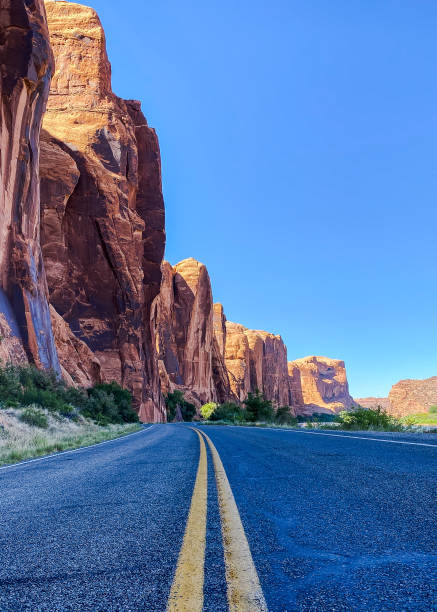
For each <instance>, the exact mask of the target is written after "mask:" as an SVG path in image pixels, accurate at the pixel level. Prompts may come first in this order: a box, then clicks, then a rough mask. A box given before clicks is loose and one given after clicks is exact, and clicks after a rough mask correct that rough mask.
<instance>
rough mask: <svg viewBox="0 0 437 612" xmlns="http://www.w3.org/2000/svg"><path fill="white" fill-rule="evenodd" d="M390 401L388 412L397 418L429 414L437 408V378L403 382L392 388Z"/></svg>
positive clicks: (389, 395) (389, 396)
mask: <svg viewBox="0 0 437 612" xmlns="http://www.w3.org/2000/svg"><path fill="white" fill-rule="evenodd" d="M388 400H389V406H388V412H390V413H391V414H393V415H395V416H397V417H401V416H407V415H409V414H417V413H421V412H428V411H429V409H430V407H431V406H437V376H432V377H431V378H426V379H425V380H412V379H407V380H401V381H399V382H398V383H396V384H395V385H393V387H392V388H391V390H390V393H389V394H388Z"/></svg>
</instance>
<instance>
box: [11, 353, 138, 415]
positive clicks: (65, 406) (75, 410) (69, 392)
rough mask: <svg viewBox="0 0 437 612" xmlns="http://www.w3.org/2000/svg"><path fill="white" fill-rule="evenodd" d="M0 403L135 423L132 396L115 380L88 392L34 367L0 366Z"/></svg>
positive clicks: (54, 412) (50, 372) (53, 373)
mask: <svg viewBox="0 0 437 612" xmlns="http://www.w3.org/2000/svg"><path fill="white" fill-rule="evenodd" d="M0 403H1V405H2V406H3V407H18V406H20V405H21V406H34V405H37V406H41V407H42V408H46V409H47V410H49V411H50V412H52V413H53V414H54V416H56V414H58V415H61V416H64V417H68V418H72V419H77V418H78V416H79V414H83V415H84V416H86V417H87V418H91V419H94V420H96V422H98V423H100V424H105V425H106V424H109V423H114V424H122V423H135V422H138V416H137V414H136V412H135V410H134V409H133V407H132V396H131V394H130V392H129V391H127V390H126V389H123V388H122V387H120V385H118V384H117V383H116V382H111V383H102V384H98V385H95V386H94V387H92V388H91V389H89V390H88V391H86V390H85V389H76V388H74V387H68V386H67V385H66V384H65V382H64V381H63V380H61V379H60V378H59V377H58V376H57V375H56V374H55V372H52V371H44V370H38V369H37V368H36V367H35V366H32V365H25V366H23V365H22V366H12V365H7V366H6V367H3V368H0Z"/></svg>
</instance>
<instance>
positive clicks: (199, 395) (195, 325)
mask: <svg viewBox="0 0 437 612" xmlns="http://www.w3.org/2000/svg"><path fill="white" fill-rule="evenodd" d="M218 316H220V312H219V309H217V308H216V320H215V322H214V307H213V301H212V292H211V282H210V279H209V275H208V271H207V269H206V267H205V266H204V265H203V264H202V263H199V262H198V261H196V260H195V259H192V258H189V259H184V260H183V261H181V262H180V263H178V264H177V265H176V266H174V267H172V266H171V265H170V264H169V263H168V262H164V264H163V266H162V285H161V292H160V294H159V296H158V298H157V299H156V301H155V303H154V306H153V312H152V319H153V322H154V329H155V337H156V351H157V354H158V360H159V371H160V375H161V384H162V389H163V391H164V392H165V393H168V392H169V391H173V390H174V389H180V390H182V391H183V392H184V394H185V396H186V398H187V399H190V400H191V401H193V402H194V403H196V404H197V405H201V404H203V403H205V402H209V401H224V400H226V399H227V398H228V395H229V381H228V378H227V374H226V372H225V371H224V369H223V352H222V349H221V348H219V343H221V344H222V345H223V343H224V338H223V336H220V333H222V334H225V332H224V331H223V327H224V323H223V320H222V321H221V322H220V321H219V320H218V319H217V317H218ZM219 328H221V332H220V329H219ZM215 332H216V333H215Z"/></svg>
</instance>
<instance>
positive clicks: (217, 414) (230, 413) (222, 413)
mask: <svg viewBox="0 0 437 612" xmlns="http://www.w3.org/2000/svg"><path fill="white" fill-rule="evenodd" d="M243 420H244V413H243V410H241V407H240V406H239V405H238V404H234V402H225V403H224V404H220V405H219V406H217V408H216V410H215V411H214V412H213V414H212V415H211V421H230V422H232V423H238V422H241V421H243Z"/></svg>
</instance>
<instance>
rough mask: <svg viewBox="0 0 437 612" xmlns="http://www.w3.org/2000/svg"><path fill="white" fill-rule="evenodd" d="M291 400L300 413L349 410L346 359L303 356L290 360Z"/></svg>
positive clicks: (351, 403)
mask: <svg viewBox="0 0 437 612" xmlns="http://www.w3.org/2000/svg"><path fill="white" fill-rule="evenodd" d="M288 374H289V377H290V378H289V380H290V392H291V403H292V406H293V407H294V409H295V411H296V413H297V414H311V413H313V412H327V413H329V412H334V413H337V412H341V411H342V410H350V408H351V407H352V405H353V399H352V397H351V396H350V395H349V385H348V382H347V377H346V368H345V365H344V361H340V360H338V359H329V358H327V357H314V356H312V357H304V358H303V359H297V360H296V361H290V362H289V363H288Z"/></svg>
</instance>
